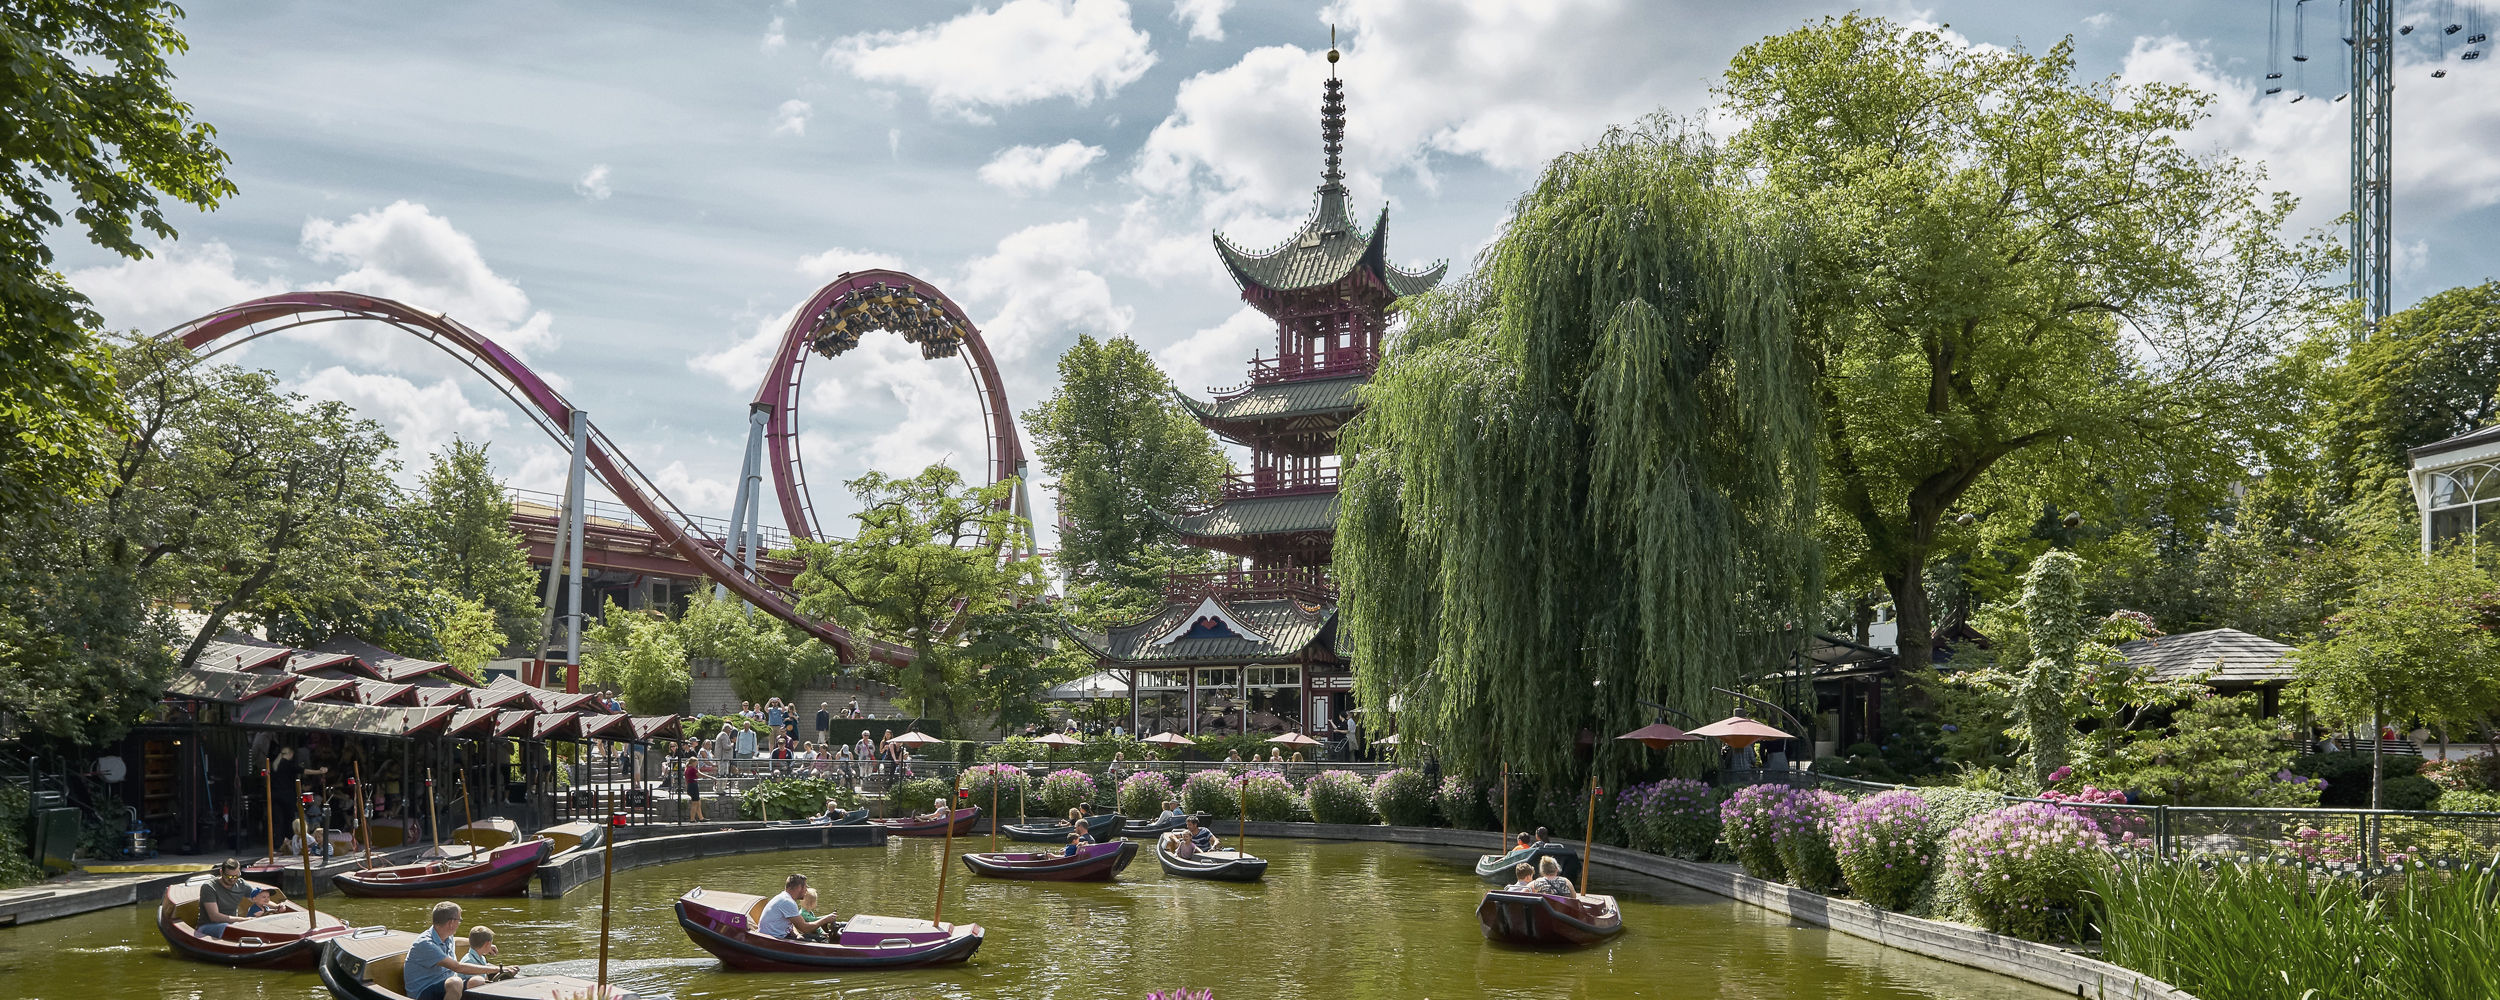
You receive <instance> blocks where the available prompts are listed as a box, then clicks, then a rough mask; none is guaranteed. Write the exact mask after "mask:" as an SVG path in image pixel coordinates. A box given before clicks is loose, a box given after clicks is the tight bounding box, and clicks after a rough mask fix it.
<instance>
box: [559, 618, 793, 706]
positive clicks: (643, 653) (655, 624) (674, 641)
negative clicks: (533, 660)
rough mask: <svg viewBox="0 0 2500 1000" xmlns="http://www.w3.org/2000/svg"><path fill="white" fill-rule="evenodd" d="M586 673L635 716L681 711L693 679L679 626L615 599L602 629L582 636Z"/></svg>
mask: <svg viewBox="0 0 2500 1000" xmlns="http://www.w3.org/2000/svg"><path fill="white" fill-rule="evenodd" d="M582 640H583V648H582V672H583V676H584V677H585V678H586V679H588V680H589V681H590V682H591V683H592V684H596V685H598V686H600V687H607V688H614V689H615V690H616V691H617V692H618V693H619V695H620V696H621V697H623V698H624V701H625V710H626V711H629V712H633V713H635V714H637V715H667V714H670V713H674V712H678V711H682V710H683V709H684V708H685V704H686V687H687V685H688V684H689V683H690V682H691V680H692V677H691V674H690V672H689V671H688V670H687V669H686V655H687V654H686V643H685V635H684V630H683V629H682V628H681V627H680V623H679V622H673V621H670V620H669V619H668V618H667V617H666V616H664V615H659V614H653V613H650V612H642V611H627V610H625V609H623V608H620V607H618V606H617V604H616V601H615V600H614V599H610V600H609V601H608V605H607V607H606V608H605V609H603V611H602V613H601V614H600V616H599V621H598V624H595V625H593V626H591V627H590V628H589V629H588V630H586V631H584V632H583V633H582ZM750 700H752V699H750Z"/></svg>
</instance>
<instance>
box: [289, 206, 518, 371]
mask: <svg viewBox="0 0 2500 1000" xmlns="http://www.w3.org/2000/svg"><path fill="white" fill-rule="evenodd" d="M303 246H304V250H305V252H306V253H308V254H310V255H311V256H312V257H313V258H314V259H316V260H322V261H331V262H336V263H342V264H345V265H347V266H348V267H349V270H348V271H347V273H345V274H341V275H339V276H338V277H337V278H335V279H332V280H331V282H330V287H334V288H340V289H344V290H347V291H351V292H364V293H366V294H369V295H379V296H382V297H384V298H390V299H397V300H399V301H401V302H405V303H408V304H409V305H413V306H418V307H420V308H425V309H432V310H436V311H439V312H442V313H444V314H446V315H448V316H450V317H452V318H453V319H457V320H459V321H461V322H462V323H465V324H467V325H468V326H469V327H470V328H471V329H474V330H476V331H478V332H479V333H483V334H485V335H486V336H488V337H491V338H493V339H494V340H495V342H496V343H498V344H501V345H503V347H504V348H506V349H507V350H510V351H512V353H514V354H516V355H520V356H521V357H522V358H523V359H525V360H526V359H527V357H528V355H529V352H531V351H536V350H547V349H552V348H554V347H555V345H556V336H555V331H554V323H555V317H554V316H552V315H550V314H549V313H547V312H546V311H545V310H532V309H531V308H530V302H529V296H528V295H527V294H526V293H524V292H522V291H521V286H520V285H517V284H514V283H513V281H512V279H510V278H506V277H503V276H502V275H499V274H496V273H495V272H494V269H492V268H490V267H488V266H486V258H485V257H484V256H483V255H481V254H480V253H479V252H478V249H477V241H475V240H472V239H470V238H469V236H468V234H466V233H463V232H461V231H460V230H458V229H456V228H453V227H452V224H451V220H449V219H445V218H443V217H441V216H438V215H435V214H434V213H432V212H430V211H427V210H426V207H425V206H423V205H419V204H416V203H414V202H408V201H398V202H393V203H391V204H390V205H389V206H388V207H386V208H381V209H376V210H374V211H371V212H364V213H360V214H357V215H355V216H352V217H350V218H349V219H348V220H347V221H346V222H332V221H330V220H328V219H314V220H312V221H310V222H307V223H305V224H304V239H303ZM301 339H321V340H325V341H327V342H330V343H333V344H337V343H338V341H337V340H336V339H334V338H326V337H323V336H322V335H320V334H317V333H313V334H307V335H306V336H305V337H304V338H301ZM359 339H360V340H366V341H370V340H373V339H374V338H371V337H363V338H359ZM392 339H393V340H397V339H404V338H392ZM384 350H387V348H384ZM356 354H358V355H360V356H365V357H367V358H368V359H370V358H371V355H370V354H369V353H368V352H365V351H358V352H356Z"/></svg>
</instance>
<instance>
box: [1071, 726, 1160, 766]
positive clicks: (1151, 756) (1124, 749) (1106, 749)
mask: <svg viewBox="0 0 2500 1000" xmlns="http://www.w3.org/2000/svg"><path fill="white" fill-rule="evenodd" d="M1065 752H1066V753H1067V754H1068V756H1069V757H1071V758H1074V759H1076V760H1099V761H1108V760H1110V759H1111V756H1112V755H1113V754H1118V755H1120V756H1121V757H1124V758H1126V759H1128V760H1130V761H1141V760H1162V759H1163V754H1161V753H1159V752H1157V751H1156V750H1155V746H1154V744H1152V743H1148V742H1145V741H1144V740H1140V739H1138V738H1137V737H1134V736H1130V735H1128V734H1126V733H1122V734H1120V735H1118V736H1088V737H1086V738H1085V745H1084V746H1081V747H1069V748H1068V749H1067V750H1066V751H1065Z"/></svg>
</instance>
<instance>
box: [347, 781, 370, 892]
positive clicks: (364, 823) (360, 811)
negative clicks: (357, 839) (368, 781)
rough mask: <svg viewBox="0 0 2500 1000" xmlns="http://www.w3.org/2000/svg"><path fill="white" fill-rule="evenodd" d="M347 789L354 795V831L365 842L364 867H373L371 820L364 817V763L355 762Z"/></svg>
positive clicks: (368, 817)
mask: <svg viewBox="0 0 2500 1000" xmlns="http://www.w3.org/2000/svg"><path fill="white" fill-rule="evenodd" d="M347 787H348V789H349V790H351V791H353V792H355V793H356V829H357V830H358V831H359V832H360V835H361V836H362V837H363V839H364V842H365V867H366V868H371V867H373V818H372V817H370V816H367V815H365V762H364V761H361V760H360V761H357V762H356V774H355V776H353V777H350V778H348V779H347Z"/></svg>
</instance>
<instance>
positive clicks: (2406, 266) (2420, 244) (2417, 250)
mask: <svg viewBox="0 0 2500 1000" xmlns="http://www.w3.org/2000/svg"><path fill="white" fill-rule="evenodd" d="M2387 250H2388V256H2389V257H2390V258H2391V259H2390V260H2389V261H2388V267H2389V273H2390V274H2392V275H2394V276H2395V277H2399V278H2405V277H2411V276H2412V275H2415V274H2418V273H2420V272H2421V270H2422V268H2423V266H2424V265H2427V264H2429V263H2430V262H2431V241H2429V240H2415V241H2413V242H2411V243H2407V242H2405V241H2403V240H2394V241H2391V242H2390V243H2389V244H2388V248H2387Z"/></svg>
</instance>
